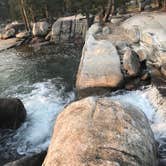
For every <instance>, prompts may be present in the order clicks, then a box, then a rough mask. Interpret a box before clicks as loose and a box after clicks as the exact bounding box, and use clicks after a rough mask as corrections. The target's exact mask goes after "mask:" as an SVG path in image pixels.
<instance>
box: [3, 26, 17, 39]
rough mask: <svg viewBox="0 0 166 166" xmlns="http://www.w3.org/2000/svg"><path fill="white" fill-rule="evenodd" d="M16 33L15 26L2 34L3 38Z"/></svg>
mask: <svg viewBox="0 0 166 166" xmlns="http://www.w3.org/2000/svg"><path fill="white" fill-rule="evenodd" d="M15 33H16V31H15V29H13V28H12V29H9V30H7V31H6V32H5V33H4V34H2V38H3V39H8V38H11V37H14V36H15Z"/></svg>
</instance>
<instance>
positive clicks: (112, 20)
mask: <svg viewBox="0 0 166 166" xmlns="http://www.w3.org/2000/svg"><path fill="white" fill-rule="evenodd" d="M123 21H124V18H118V17H117V18H112V19H111V22H112V23H113V24H120V23H121V22H123Z"/></svg>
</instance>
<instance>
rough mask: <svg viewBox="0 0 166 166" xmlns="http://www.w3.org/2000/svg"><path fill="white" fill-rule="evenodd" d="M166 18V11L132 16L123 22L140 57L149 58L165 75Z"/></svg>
mask: <svg viewBox="0 0 166 166" xmlns="http://www.w3.org/2000/svg"><path fill="white" fill-rule="evenodd" d="M165 18H166V14H165V13H150V14H148V13H144V14H141V15H136V16H134V17H131V18H130V19H128V20H126V21H125V22H124V23H123V24H122V27H123V28H124V30H125V32H126V35H127V36H128V37H129V38H130V39H131V40H132V41H133V43H132V45H133V48H134V50H135V51H136V52H137V54H138V55H139V57H141V59H142V60H143V59H146V60H148V62H149V63H151V64H152V65H153V66H155V67H156V68H158V69H159V70H161V72H162V73H163V75H165V74H166V73H165V67H164V66H165V64H166V33H165V31H166V22H165ZM165 76H166V75H165Z"/></svg>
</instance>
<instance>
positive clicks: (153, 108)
mask: <svg viewBox="0 0 166 166" xmlns="http://www.w3.org/2000/svg"><path fill="white" fill-rule="evenodd" d="M80 55H81V48H76V47H74V46H68V47H67V46H64V47H56V46H47V47H44V48H42V49H41V50H40V51H37V52H36V51H34V50H33V49H31V48H20V49H17V50H16V49H10V50H7V51H3V52H1V53H0V59H1V60H0V96H1V97H18V98H20V99H21V100H22V101H23V103H24V105H25V108H26V110H27V118H26V121H25V123H24V124H23V125H22V126H21V127H20V128H19V129H18V130H16V131H12V130H5V131H1V133H3V134H1V135H0V136H1V137H0V165H2V164H4V163H5V162H7V161H12V160H15V159H17V158H20V157H21V156H22V155H28V154H33V153H38V152H41V151H43V150H46V149H47V147H48V145H49V142H50V138H51V134H52V130H53V126H54V123H55V120H56V117H57V115H58V113H59V112H61V111H62V110H63V108H64V106H65V105H67V104H68V103H70V102H71V101H73V100H74V99H75V92H74V84H75V76H76V71H77V68H78V64H79V60H80ZM110 96H111V98H112V99H116V100H117V99H118V100H120V101H121V102H124V103H130V104H132V105H134V106H136V107H137V108H139V109H140V111H143V112H144V113H145V114H146V116H147V118H148V119H149V122H150V125H151V127H152V130H153V132H154V135H155V138H156V141H157V142H158V144H159V152H160V157H161V158H165V157H166V153H165V152H166V122H165V119H166V118H164V117H166V114H165V112H166V110H165V109H166V104H165V101H164V99H163V98H162V96H160V94H159V92H158V91H157V89H156V88H155V87H153V86H151V85H149V86H147V87H144V88H142V89H140V90H136V91H124V90H120V91H117V92H114V93H111V95H110Z"/></svg>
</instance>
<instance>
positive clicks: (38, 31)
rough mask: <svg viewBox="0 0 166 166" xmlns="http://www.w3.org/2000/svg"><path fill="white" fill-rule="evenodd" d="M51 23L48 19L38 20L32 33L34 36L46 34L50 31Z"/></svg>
mask: <svg viewBox="0 0 166 166" xmlns="http://www.w3.org/2000/svg"><path fill="white" fill-rule="evenodd" d="M49 27H50V25H49V23H48V22H46V21H42V22H37V23H34V24H33V29H32V34H33V35H34V36H38V37H40V36H45V35H47V33H48V31H49Z"/></svg>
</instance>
